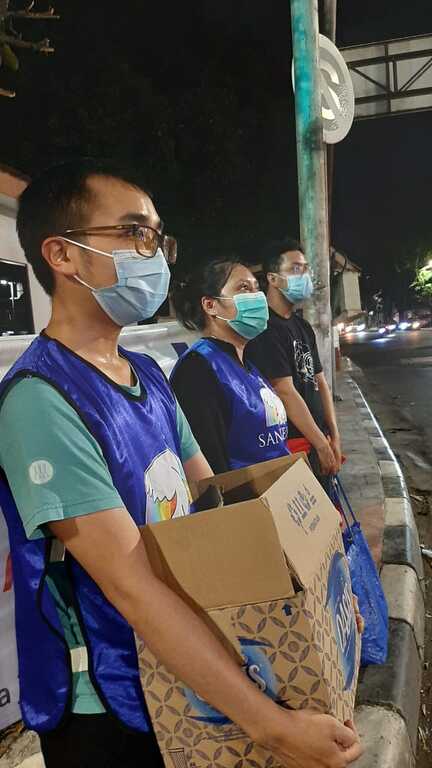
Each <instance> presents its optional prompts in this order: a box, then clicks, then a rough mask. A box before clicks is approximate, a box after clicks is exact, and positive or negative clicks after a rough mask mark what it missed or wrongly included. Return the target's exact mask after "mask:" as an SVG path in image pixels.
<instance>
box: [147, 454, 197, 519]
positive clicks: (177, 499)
mask: <svg viewBox="0 0 432 768" xmlns="http://www.w3.org/2000/svg"><path fill="white" fill-rule="evenodd" d="M144 483H145V492H146V496H147V507H146V520H147V523H159V522H161V521H162V520H170V519H171V518H173V517H183V516H184V515H187V514H189V504H190V496H189V488H188V485H187V481H186V478H185V474H184V471H183V467H182V465H181V462H180V459H179V458H178V457H177V456H176V455H175V453H173V452H172V451H170V449H169V448H167V449H166V451H163V453H160V454H159V455H158V456H156V458H155V459H153V461H152V463H151V464H150V466H149V467H148V469H147V470H146V472H145V474H144Z"/></svg>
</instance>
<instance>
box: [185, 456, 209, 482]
mask: <svg viewBox="0 0 432 768" xmlns="http://www.w3.org/2000/svg"><path fill="white" fill-rule="evenodd" d="M183 467H184V471H185V475H186V480H187V481H188V483H192V482H194V481H195V482H198V480H204V478H206V477H213V474H214V472H213V471H212V468H211V466H210V464H209V463H208V461H207V459H206V457H205V456H204V454H203V453H202V452H201V451H198V452H197V453H195V454H194V456H192V458H190V459H188V461H185V462H184V463H183Z"/></svg>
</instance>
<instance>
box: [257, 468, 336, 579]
mask: <svg viewBox="0 0 432 768" xmlns="http://www.w3.org/2000/svg"><path fill="white" fill-rule="evenodd" d="M261 498H262V500H263V502H264V503H265V504H266V506H267V507H268V509H271V512H272V515H273V519H274V522H275V525H276V528H277V531H278V534H279V539H280V543H281V546H282V548H283V550H284V552H285V555H286V557H287V560H288V562H289V564H290V566H291V568H292V570H293V572H294V574H295V576H296V577H297V579H298V581H299V582H300V584H302V585H303V586H304V587H308V586H310V584H311V583H312V579H313V577H314V575H315V574H316V572H317V571H318V569H319V567H320V563H321V561H322V558H323V556H324V554H325V552H326V551H327V548H328V546H329V544H330V542H331V539H332V538H333V536H334V534H335V532H336V531H337V530H338V528H339V522H340V515H339V512H338V511H337V510H336V509H335V507H334V506H333V504H332V503H331V501H330V499H329V497H328V496H327V494H326V493H325V491H324V490H323V488H322V487H321V485H320V484H319V482H318V480H317V479H316V477H315V475H314V474H313V473H312V472H311V470H310V469H309V467H308V465H307V464H306V463H305V462H304V461H303V460H301V461H298V462H297V463H296V464H294V465H293V466H292V467H291V468H290V469H288V471H287V472H285V474H284V475H283V476H282V477H281V478H280V479H279V480H277V481H276V482H275V483H274V484H273V485H272V486H271V487H270V488H269V489H268V490H267V491H265V493H264V494H263V495H262V497H261Z"/></svg>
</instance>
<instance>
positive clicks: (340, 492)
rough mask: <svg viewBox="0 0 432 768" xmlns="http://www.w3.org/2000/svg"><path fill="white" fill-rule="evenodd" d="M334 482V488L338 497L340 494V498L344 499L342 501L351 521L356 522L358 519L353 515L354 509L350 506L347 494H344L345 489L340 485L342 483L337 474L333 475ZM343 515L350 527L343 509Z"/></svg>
mask: <svg viewBox="0 0 432 768" xmlns="http://www.w3.org/2000/svg"><path fill="white" fill-rule="evenodd" d="M334 484H335V488H336V491H337V494H338V496H339V499H340V497H341V495H342V499H343V500H344V502H345V504H346V507H347V509H348V512H349V513H350V515H351V518H352V521H353V523H358V520H357V518H356V516H355V514H354V510H353V508H352V506H351V504H350V501H349V499H348V496H347V495H346V493H345V489H344V487H343V485H342V483H341V481H340V478H339V475H335V477H334ZM343 506H344V505H343V504H341V507H342V508H343ZM343 515H344V518H345V522H346V524H347V525H348V526H349V527H351V526H350V524H349V523H348V521H347V518H346V513H345V510H344V511H343Z"/></svg>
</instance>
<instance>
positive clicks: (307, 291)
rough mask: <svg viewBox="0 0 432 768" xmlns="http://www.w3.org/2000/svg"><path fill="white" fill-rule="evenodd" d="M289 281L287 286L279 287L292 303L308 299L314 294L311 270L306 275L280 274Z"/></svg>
mask: <svg viewBox="0 0 432 768" xmlns="http://www.w3.org/2000/svg"><path fill="white" fill-rule="evenodd" d="M280 277H283V278H284V279H285V280H286V281H287V287H286V288H279V290H280V291H281V293H282V294H283V295H284V296H285V298H286V299H288V301H289V302H290V303H291V304H298V303H299V302H301V301H307V299H310V297H311V296H312V294H313V283H312V278H311V276H310V274H309V272H306V273H305V274H304V275H280Z"/></svg>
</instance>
